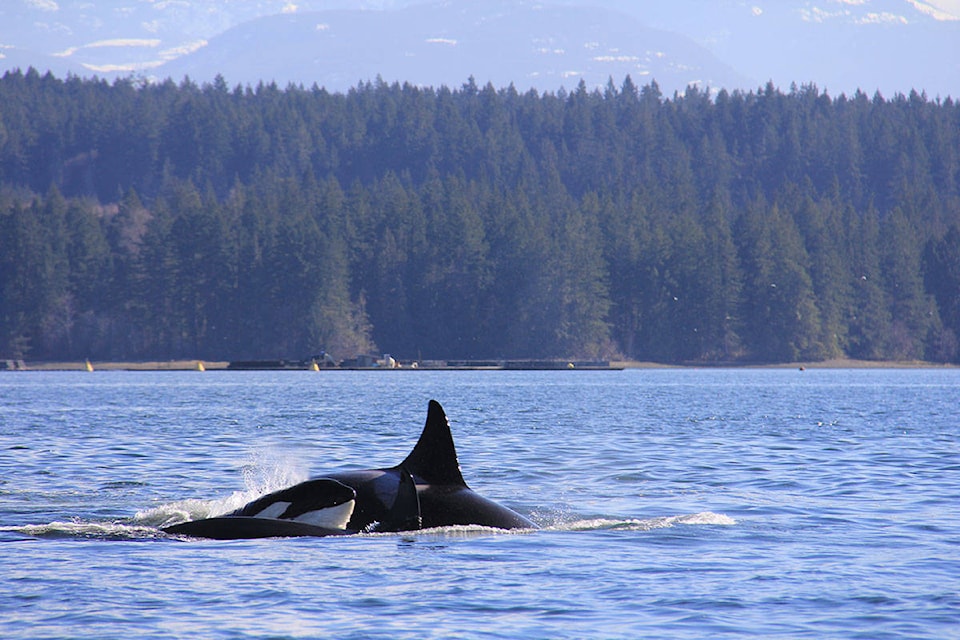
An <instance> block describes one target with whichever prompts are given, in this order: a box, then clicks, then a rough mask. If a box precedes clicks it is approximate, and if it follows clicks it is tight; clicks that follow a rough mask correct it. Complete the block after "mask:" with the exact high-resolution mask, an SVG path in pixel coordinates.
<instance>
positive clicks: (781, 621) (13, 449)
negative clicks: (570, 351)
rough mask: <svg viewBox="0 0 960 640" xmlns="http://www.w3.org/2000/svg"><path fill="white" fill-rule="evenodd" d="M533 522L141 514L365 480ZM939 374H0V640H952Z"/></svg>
mask: <svg viewBox="0 0 960 640" xmlns="http://www.w3.org/2000/svg"><path fill="white" fill-rule="evenodd" d="M430 398H436V399H437V400H439V401H440V402H441V403H442V404H443V405H444V408H445V409H446V411H447V414H448V415H449V417H450V420H451V424H452V427H453V434H454V438H455V440H456V443H457V447H458V451H459V454H460V464H461V467H462V468H463V473H464V477H465V478H466V480H467V482H468V483H469V484H470V485H471V487H473V488H474V489H475V490H477V491H478V492H479V493H481V494H483V495H486V496H487V497H490V498H492V499H494V500H497V501H498V502H501V503H503V504H505V505H507V506H510V507H512V508H514V509H515V510H517V511H520V512H521V513H523V514H525V515H527V516H529V517H530V518H531V519H533V520H534V521H535V522H537V523H538V524H539V525H540V526H541V527H542V529H541V530H540V531H536V532H527V533H503V532H496V531H493V530H484V529H481V528H462V527H460V528H445V529H437V530H430V531H423V532H417V533H412V534H380V535H368V536H354V537H346V538H324V539H291V540H257V541H232V542H215V541H197V540H186V539H179V538H173V537H167V536H165V535H163V534H162V533H160V532H159V531H158V529H157V527H159V526H162V525H164V524H169V523H172V522H175V521H178V520H184V519H188V518H198V517H204V516H208V515H213V514H217V513H222V512H226V511H228V510H231V509H233V508H236V507H237V506H239V505H241V504H243V503H244V502H246V501H248V500H250V499H252V498H254V497H256V496H257V495H260V494H262V493H264V492H267V491H272V490H275V489H278V488H280V487H283V486H287V485H289V484H291V483H294V482H298V481H300V480H303V479H306V478H308V477H310V476H311V475H317V474H322V473H324V472H329V471H334V470H341V469H345V468H351V467H353V468H368V467H384V466H392V465H394V464H396V463H397V462H399V461H400V460H401V459H402V458H403V457H404V456H405V455H406V454H407V452H408V451H409V450H410V448H412V446H413V444H414V443H415V441H416V439H417V437H418V436H419V434H420V430H421V428H422V426H423V421H424V418H425V416H426V407H427V401H428V400H429V399H430ZM958 407H960V370H808V371H804V372H800V371H797V370H702V371H700V370H639V371H623V372H579V371H560V372H427V371H418V372H413V371H409V372H323V373H315V372H213V371H211V372H206V373H200V372H94V373H92V374H90V373H85V372H83V373H81V372H76V373H66V372H62V373H43V372H25V373H3V374H0V637H3V638H66V637H70V638H131V637H164V638H167V637H188V636H190V637H203V638H254V637H270V638H287V637H290V638H300V637H338V638H367V637H383V638H387V637H390V638H394V637H408V638H423V637H450V636H458V637H477V638H499V637H519V636H523V637H541V638H557V637H571V638H574V637H623V638H627V637H664V638H703V637H717V636H729V637H742V636H763V637H777V636H780V637H791V638H796V637H810V638H822V637H830V638H950V637H953V638H960V445H958V434H960V419H958V417H957V416H958Z"/></svg>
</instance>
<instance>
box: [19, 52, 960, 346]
mask: <svg viewBox="0 0 960 640" xmlns="http://www.w3.org/2000/svg"><path fill="white" fill-rule="evenodd" d="M958 184H960V105H958V104H957V103H956V102H954V101H953V100H952V99H950V98H947V99H939V98H938V99H936V100H931V99H929V98H928V97H927V96H926V95H924V94H922V93H919V94H918V93H917V92H911V93H910V95H909V96H905V95H902V94H897V95H895V96H893V97H891V98H889V99H887V98H884V97H883V96H881V95H880V94H875V95H873V96H872V97H869V96H867V95H866V94H865V93H863V92H860V91H858V92H857V93H855V94H854V95H853V96H849V97H848V96H845V95H840V96H838V97H831V96H829V95H828V94H827V93H825V92H821V91H820V90H818V89H817V87H815V86H813V85H805V86H801V87H796V86H792V87H791V88H790V89H789V91H786V92H785V91H782V90H780V89H778V88H776V87H774V86H773V85H772V84H767V85H766V86H765V87H761V88H760V89H758V90H756V91H750V92H741V91H735V92H727V91H719V92H715V93H708V92H706V91H704V90H700V89H697V88H695V87H691V88H689V89H688V90H687V91H686V92H685V93H683V94H674V95H673V96H672V97H664V96H663V95H662V94H661V92H660V90H659V88H658V87H657V85H656V83H655V82H652V83H650V84H648V85H646V86H643V87H638V86H636V85H634V83H633V82H632V80H631V79H630V78H629V77H627V78H626V79H625V80H624V81H623V82H622V83H621V84H620V85H615V84H614V83H613V82H612V81H611V82H610V83H609V84H608V85H607V87H606V88H605V89H603V90H593V91H591V90H588V89H587V87H586V86H585V85H584V84H583V83H581V84H580V85H579V86H578V87H577V88H576V89H574V90H573V91H570V92H568V91H566V90H559V91H557V92H545V93H539V92H537V91H533V90H531V91H528V92H526V93H521V92H518V91H517V90H516V89H515V88H514V87H513V86H509V87H506V88H500V89H497V88H495V87H493V86H491V85H487V86H484V87H479V86H477V85H476V83H475V82H474V81H473V80H472V79H470V80H468V81H467V82H466V83H464V84H463V86H461V87H459V88H455V89H450V88H448V87H439V88H424V87H417V86H413V85H410V84H403V85H401V84H397V83H394V84H386V83H384V82H382V81H379V80H378V81H376V82H372V83H361V84H358V85H357V87H355V88H354V89H351V90H350V91H348V92H346V93H330V92H327V91H326V90H324V89H323V88H321V87H317V86H313V87H309V88H305V87H303V86H288V87H286V88H284V89H281V88H278V87H277V86H276V85H275V84H264V83H261V84H259V85H257V86H255V87H252V86H245V87H243V86H237V87H234V88H230V87H228V86H227V85H226V83H225V82H224V81H223V79H222V78H217V80H216V81H214V82H212V83H209V84H203V85H200V86H198V85H196V84H194V83H192V82H191V81H190V80H189V79H184V80H183V81H182V82H180V83H175V82H173V81H171V80H167V81H165V82H161V83H138V82H136V81H135V80H133V79H126V80H117V81H114V82H113V83H108V82H106V81H103V80H97V79H92V80H91V79H80V78H76V77H68V78H66V79H59V78H56V77H54V76H52V75H51V74H46V75H41V74H39V73H38V72H36V71H35V70H33V69H29V70H27V72H25V73H23V72H20V71H15V72H7V73H6V74H5V75H4V76H3V77H2V78H0V356H4V357H28V358H33V359H76V358H80V359H82V358H94V359H121V360H137V359H154V358H157V359H172V358H203V359H210V360H213V359H249V358H276V357H303V356H305V355H307V354H313V353H317V352H319V351H320V350H326V351H327V352H329V353H331V354H333V355H334V356H335V357H338V358H346V357H351V356H354V355H356V354H358V353H364V352H370V351H374V350H376V349H380V350H382V351H387V352H390V353H392V354H394V355H395V356H398V357H403V358H438V359H439V358H455V359H470V358H475V359H480V358H551V357H558V358H561V357H562V358H573V357H577V358H630V359H640V360H655V361H663V362H738V361H762V362H772V361H795V360H823V359H829V358H835V357H852V358H862V359H871V360H913V359H926V360H934V361H943V362H947V361H958V360H960V349H958V335H960V190H958Z"/></svg>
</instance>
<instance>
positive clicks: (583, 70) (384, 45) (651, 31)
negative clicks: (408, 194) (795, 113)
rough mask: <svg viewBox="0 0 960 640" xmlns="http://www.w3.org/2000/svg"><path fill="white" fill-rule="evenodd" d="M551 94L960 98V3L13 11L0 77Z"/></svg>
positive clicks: (88, 6)
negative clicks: (810, 91) (772, 88)
mask: <svg viewBox="0 0 960 640" xmlns="http://www.w3.org/2000/svg"><path fill="white" fill-rule="evenodd" d="M29 66H33V67H35V68H37V69H39V70H41V71H45V70H48V69H49V70H51V71H53V73H54V74H56V75H59V76H65V75H66V74H68V73H70V74H75V75H81V76H91V75H98V76H100V77H106V78H113V77H118V76H128V75H131V74H132V75H137V76H143V77H146V78H151V79H163V78H167V77H170V78H173V79H175V80H179V79H181V78H183V77H184V76H189V77H190V78H191V79H193V80H195V81H197V82H206V81H210V80H212V79H213V78H214V77H215V76H216V75H217V74H220V75H222V76H223V77H224V78H225V79H226V81H227V82H228V84H230V85H234V84H253V85H255V84H256V83H258V82H260V81H266V82H270V81H275V82H277V83H278V84H280V85H281V86H284V85H286V84H287V83H289V82H294V83H300V84H304V85H306V86H310V85H312V84H314V83H316V84H318V85H320V86H324V87H326V88H327V89H329V90H334V91H344V90H347V89H349V88H350V87H352V86H356V84H357V83H358V82H361V81H367V80H375V79H376V78H377V77H380V78H382V79H383V80H384V81H387V82H392V81H395V80H396V81H401V82H404V81H408V82H411V83H414V84H420V85H431V86H439V85H442V84H445V85H448V86H460V85H461V84H462V83H464V82H465V81H466V80H467V78H469V77H470V76H472V77H474V78H475V80H476V82H477V83H478V84H485V83H486V82H492V83H493V84H494V85H495V86H497V87H501V86H506V85H508V84H510V83H513V84H514V86H516V88H517V89H518V90H520V91H524V90H527V89H529V88H536V89H539V90H549V91H554V90H557V89H558V88H560V87H561V86H563V87H566V88H567V89H572V88H574V87H575V86H576V85H577V84H578V83H579V82H580V80H581V79H582V80H583V81H584V82H586V84H587V85H588V86H589V87H597V86H603V85H604V84H606V83H607V82H608V80H609V79H610V78H612V79H613V81H614V83H615V84H617V85H619V84H620V83H621V82H622V80H623V78H624V76H626V75H627V74H629V75H631V77H632V78H633V79H634V82H635V83H636V84H638V85H642V84H646V83H647V82H649V81H650V80H654V79H655V80H656V81H657V82H658V83H659V85H660V87H661V89H662V90H663V91H664V92H665V93H667V94H670V93H672V92H673V91H683V89H684V88H685V87H686V86H687V85H688V84H690V83H694V84H698V85H700V86H709V87H712V88H720V87H725V88H728V89H736V88H740V89H753V88H756V87H757V86H760V85H762V84H764V83H765V82H766V81H768V80H772V81H773V82H774V84H776V85H777V86H779V87H782V88H787V87H789V85H790V83H792V82H796V83H797V84H803V83H815V84H817V85H818V86H819V87H821V88H825V89H827V90H828V91H830V92H831V93H833V94H839V93H840V92H841V91H842V92H846V93H852V92H853V91H854V90H856V89H857V88H860V89H863V90H864V91H866V92H868V93H872V92H873V91H875V90H880V91H881V92H882V93H884V94H885V95H890V94H893V93H895V92H903V93H907V92H909V91H910V90H911V89H914V88H915V89H918V90H925V91H926V92H927V94H928V95H930V96H931V97H935V96H947V95H951V96H960V0H927V1H924V2H921V1H919V0H819V2H811V1H804V0H715V1H713V2H708V1H705V0H674V1H672V2H660V1H656V0H541V1H540V2H531V1H524V0H518V1H513V2H510V1H507V0H489V1H484V0H473V1H468V0H451V1H448V2H424V1H423V0H420V1H416V0H383V1H380V2H376V1H368V2H349V1H345V0H301V1H297V0H259V1H258V2H231V1H229V0H191V1H190V2H185V1H177V0H152V1H151V2H142V1H137V0H7V1H6V2H4V3H3V4H2V6H0V70H3V69H13V68H21V69H26V68H27V67H29Z"/></svg>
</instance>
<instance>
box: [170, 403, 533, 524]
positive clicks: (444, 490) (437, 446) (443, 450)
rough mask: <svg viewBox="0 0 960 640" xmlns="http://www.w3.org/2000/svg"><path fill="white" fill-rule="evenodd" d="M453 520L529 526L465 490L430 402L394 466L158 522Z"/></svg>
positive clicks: (438, 410)
mask: <svg viewBox="0 0 960 640" xmlns="http://www.w3.org/2000/svg"><path fill="white" fill-rule="evenodd" d="M451 525H481V526H486V527H494V528H497V529H535V528H536V525H535V524H534V523H533V522H531V521H530V520H528V519H527V518H525V517H524V516H522V515H520V514H519V513H516V512H515V511H512V510H511V509H508V508H506V507H504V506H501V505H499V504H497V503H496V502H494V501H492V500H489V499H487V498H484V497H483V496H481V495H479V494H477V493H475V492H474V491H473V490H471V489H470V488H469V487H468V486H467V483H466V482H465V481H464V479H463V475H462V473H461V471H460V463H459V461H458V460H457V451H456V447H455V446H454V443H453V434H452V433H451V431H450V423H449V421H448V420H447V416H446V413H445V412H444V410H443V407H441V406H440V403H439V402H437V401H436V400H431V401H430V403H429V406H428V408H427V421H426V424H425V425H424V427H423V431H422V432H421V434H420V438H419V440H417V443H416V445H415V446H414V447H413V450H412V451H410V453H409V454H408V455H407V457H406V458H404V460H403V462H401V463H400V464H398V465H397V466H395V467H390V468H385V469H366V470H362V471H344V472H339V473H331V474H328V475H324V476H320V477H317V478H313V479H311V480H307V481H306V482H302V483H300V484H297V485H294V486H292V487H288V488H286V489H281V490H280V491H275V492H273V493H270V494H267V495H265V496H262V497H260V498H258V499H256V500H254V501H252V502H250V503H248V504H246V505H244V506H243V507H241V508H239V509H237V510H236V511H233V512H231V513H229V514H227V515H224V516H219V517H215V518H206V519H202V520H191V521H188V522H182V523H179V524H174V525H171V526H168V527H164V528H163V529H162V530H163V531H165V532H166V533H169V534H174V535H183V536H190V537H198V538H214V539H218V540H235V539H243V538H273V537H300V536H334V535H350V534H356V533H361V532H374V531H379V532H390V531H415V530H418V529H421V528H433V527H444V526H451Z"/></svg>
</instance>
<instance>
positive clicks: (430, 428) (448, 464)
mask: <svg viewBox="0 0 960 640" xmlns="http://www.w3.org/2000/svg"><path fill="white" fill-rule="evenodd" d="M399 466H400V467H403V468H404V469H406V470H407V471H409V472H410V473H411V474H413V475H414V476H417V477H418V478H419V479H421V480H422V481H424V482H426V483H428V484H441V485H442V484H446V485H460V486H464V487H465V486H467V483H466V482H464V481H463V475H461V473H460V463H459V462H458V461H457V450H456V448H455V447H454V446H453V435H452V434H451V433H450V423H449V422H448V421H447V414H446V413H444V412H443V407H441V406H440V403H439V402H437V401H436V400H431V401H430V406H429V408H428V409H427V424H426V425H424V427H423V433H421V434H420V439H419V440H417V446H415V447H414V448H413V451H411V452H410V454H409V455H408V456H407V457H406V459H405V460H404V461H403V462H401V463H400V465H399Z"/></svg>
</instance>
